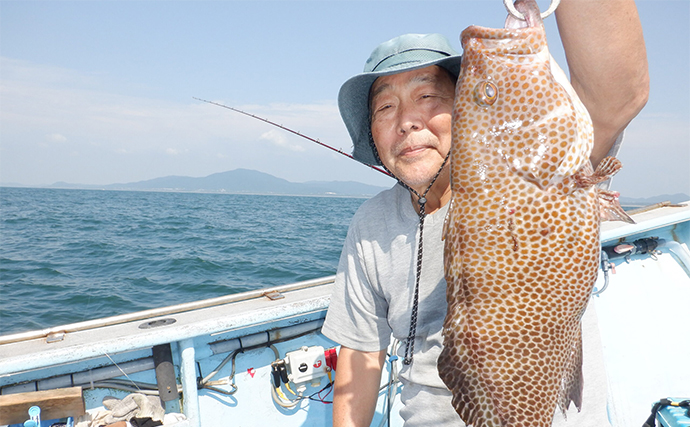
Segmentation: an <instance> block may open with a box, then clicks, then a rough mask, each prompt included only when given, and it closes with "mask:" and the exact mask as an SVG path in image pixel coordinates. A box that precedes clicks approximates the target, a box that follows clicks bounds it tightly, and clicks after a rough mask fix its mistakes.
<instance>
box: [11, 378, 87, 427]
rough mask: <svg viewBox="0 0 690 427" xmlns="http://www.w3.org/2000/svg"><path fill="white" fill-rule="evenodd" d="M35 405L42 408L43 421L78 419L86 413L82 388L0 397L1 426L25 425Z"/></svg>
mask: <svg viewBox="0 0 690 427" xmlns="http://www.w3.org/2000/svg"><path fill="white" fill-rule="evenodd" d="M34 405H36V406H40V408H41V419H42V420H53V419H56V418H65V417H74V418H76V417H78V416H80V415H84V413H85V409H84V398H83V397H82V394H81V387H70V388H58V389H55V390H43V391H32V392H28V393H16V394H8V395H3V396H0V425H4V424H18V423H23V422H24V421H26V420H28V419H29V413H28V411H29V408H30V407H32V406H34Z"/></svg>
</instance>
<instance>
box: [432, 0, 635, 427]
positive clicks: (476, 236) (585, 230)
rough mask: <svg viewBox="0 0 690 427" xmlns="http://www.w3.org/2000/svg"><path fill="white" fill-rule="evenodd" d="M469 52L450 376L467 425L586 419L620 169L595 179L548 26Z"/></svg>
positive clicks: (457, 193) (452, 216)
mask: <svg viewBox="0 0 690 427" xmlns="http://www.w3.org/2000/svg"><path fill="white" fill-rule="evenodd" d="M532 3H533V2H532ZM535 8H536V5H532V6H530V9H535ZM522 12H523V13H525V12H527V10H524V11H522ZM528 13H533V11H532V12H528ZM537 22H540V20H538V21H537ZM461 39H462V43H463V49H464V52H463V62H462V69H461V71H460V76H459V78H458V84H457V86H456V96H455V110H454V113H453V127H452V131H453V146H452V149H451V158H450V164H451V188H452V190H453V198H452V202H451V206H450V208H449V213H448V218H447V220H446V226H445V231H444V241H445V260H444V266H445V272H446V282H447V284H448V288H447V301H448V314H447V317H446V319H445V323H444V348H443V351H442V353H441V356H440V358H439V360H438V369H439V374H440V376H441V378H442V379H443V381H444V382H445V383H446V385H447V386H448V388H449V389H450V390H451V391H452V393H453V406H454V407H455V409H456V410H457V412H458V413H459V414H460V416H461V418H462V419H463V420H464V421H465V423H466V424H472V425H473V426H474V427H480V426H511V427H528V426H529V427H546V426H550V425H551V422H552V418H553V415H554V412H555V409H556V406H557V405H558V406H560V407H561V409H563V410H565V409H566V408H567V407H568V406H569V405H570V403H571V402H574V403H575V405H576V406H577V407H578V408H579V407H580V403H581V390H582V373H581V366H582V348H581V347H582V342H581V332H580V318H581V316H582V314H583V312H584V310H585V307H586V305H587V301H588V299H589V296H590V293H591V289H592V287H593V285H594V281H595V280H596V276H597V268H598V263H599V223H600V217H601V216H602V215H603V216H608V217H611V218H615V217H616V216H620V215H621V213H620V212H619V211H618V210H616V209H615V205H616V203H615V201H616V198H617V195H616V194H615V193H613V192H600V191H598V190H596V188H595V187H593V186H594V185H595V184H596V183H598V182H602V181H603V180H605V179H608V178H609V177H610V176H611V175H612V174H613V173H615V172H616V171H617V170H618V169H619V168H620V162H618V161H617V160H615V159H606V160H604V161H602V164H601V165H599V167H598V168H597V170H596V171H593V170H592V167H591V164H590V163H589V154H590V152H591V150H592V125H591V122H590V119H589V115H588V114H587V111H586V110H585V108H584V106H583V105H582V103H581V102H580V100H579V99H578V98H577V96H576V95H575V92H574V90H573V89H572V87H570V85H569V83H568V82H567V78H566V77H565V74H563V72H562V71H560V69H559V68H558V67H557V66H556V65H555V63H552V60H551V58H550V55H549V54H548V49H547V46H546V36H545V34H544V30H543V27H542V26H541V25H538V26H535V27H529V28H522V29H490V28H481V27H469V28H468V29H466V30H465V31H463V33H462V36H461ZM611 206H613V208H611ZM623 214H624V213H623Z"/></svg>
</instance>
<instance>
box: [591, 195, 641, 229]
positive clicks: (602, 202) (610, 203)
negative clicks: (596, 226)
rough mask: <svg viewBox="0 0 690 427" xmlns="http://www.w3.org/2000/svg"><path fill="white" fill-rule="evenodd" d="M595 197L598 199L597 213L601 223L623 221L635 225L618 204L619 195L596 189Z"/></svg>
mask: <svg viewBox="0 0 690 427" xmlns="http://www.w3.org/2000/svg"><path fill="white" fill-rule="evenodd" d="M597 195H598V198H599V213H600V214H601V219H602V220H603V221H623V222H627V223H629V224H635V220H633V219H632V218H630V216H629V215H628V214H627V213H626V212H625V211H624V210H623V208H622V207H621V205H620V203H619V202H618V197H619V196H620V193H618V192H616V191H606V190H601V189H597Z"/></svg>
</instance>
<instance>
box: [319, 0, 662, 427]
mask: <svg viewBox="0 0 690 427" xmlns="http://www.w3.org/2000/svg"><path fill="white" fill-rule="evenodd" d="M556 18H557V22H558V28H559V32H560V35H561V40H562V42H563V45H564V49H565V52H566V56H567V60H568V66H569V70H570V76H571V80H572V85H573V87H574V88H575V90H576V91H577V93H578V95H579V96H580V98H581V100H582V101H583V103H584V104H585V106H586V107H587V109H588V111H589V113H590V115H591V118H592V122H593V125H594V149H593V151H592V155H591V161H592V163H593V165H594V166H595V167H596V165H597V164H598V163H599V162H600V161H601V160H602V159H603V158H604V157H605V156H607V155H615V154H616V152H617V151H618V148H619V147H620V142H621V139H622V132H623V130H624V129H625V127H626V126H627V124H628V123H629V122H630V120H632V118H633V117H635V115H637V113H638V112H639V111H640V109H641V108H642V107H643V106H644V104H645V102H646V100H647V94H648V86H649V84H648V74H647V62H646V52H645V47H644V40H643V38H642V29H641V26H640V21H639V18H638V15H637V10H636V7H635V4H634V2H633V0H606V1H601V0H597V1H589V0H562V2H561V4H560V6H559V8H558V10H557V11H556ZM459 67H460V56H459V55H458V54H457V53H456V52H454V51H453V49H452V48H451V47H450V46H449V44H448V42H447V41H446V40H445V38H443V37H442V36H439V35H411V34H408V35H405V36H401V37H398V38H395V39H393V40H390V41H388V42H386V43H383V44H381V45H380V46H379V47H377V48H376V50H374V52H373V53H372V55H371V57H370V58H369V60H368V61H367V63H366V65H365V69H364V73H362V74H360V75H357V76H355V77H353V78H351V79H350V80H348V81H347V82H345V84H344V85H343V87H342V88H341V91H340V96H339V106H340V112H341V115H342V117H343V120H344V121H345V124H346V125H347V128H348V131H349V133H350V135H351V137H352V140H353V143H354V151H353V156H354V157H355V158H356V159H357V160H359V161H361V162H363V163H367V164H373V165H377V164H378V165H383V166H384V167H385V168H386V169H387V170H389V171H390V172H391V173H392V174H393V175H394V176H395V177H396V179H397V180H398V181H399V183H400V184H401V185H395V186H394V187H393V188H391V189H389V190H386V191H384V192H382V193H380V194H379V195H377V196H376V197H374V198H372V199H370V200H368V201H367V202H365V203H364V204H363V205H362V206H361V208H360V209H359V210H358V212H357V213H356V214H355V216H354V218H353V220H352V224H351V226H350V230H349V232H348V236H347V239H346V242H345V247H344V249H343V253H342V256H341V259H340V265H339V268H338V273H337V277H336V286H335V291H334V294H333V296H332V302H331V307H330V309H329V312H328V315H327V317H326V323H325V325H324V327H323V332H324V334H326V336H328V337H330V338H331V339H333V340H334V341H336V342H338V343H340V344H342V347H341V350H340V357H339V361H338V372H337V379H336V382H335V397H334V406H333V418H334V425H335V426H368V425H369V424H370V423H371V420H372V417H373V413H374V409H375V404H376V400H377V396H378V391H379V383H380V378H381V372H382V367H383V365H384V362H385V355H386V348H387V347H388V345H389V344H390V337H391V335H392V337H393V338H394V339H397V340H400V341H401V342H403V343H404V344H403V345H401V350H400V355H401V356H403V354H404V353H406V354H405V355H406V356H407V357H408V360H409V358H410V357H411V356H412V355H413V356H414V359H413V363H411V364H405V365H403V369H402V371H401V372H400V378H401V381H402V383H403V391H402V396H401V399H402V402H403V404H404V405H405V406H404V408H403V409H402V410H401V415H402V417H403V418H404V419H405V423H406V424H405V425H406V426H418V425H425V426H429V425H434V426H440V425H454V426H457V425H462V421H461V420H460V418H459V417H458V415H457V414H456V413H455V411H454V409H453V408H452V406H451V403H450V399H451V394H450V392H449V391H448V389H447V388H446V387H445V385H444V384H443V382H442V381H441V380H440V378H439V376H438V373H437V370H436V361H437V358H438V355H439V353H440V351H441V346H442V342H443V339H442V335H441V330H442V324H443V319H444V316H445V312H446V300H445V287H446V284H445V279H444V273H443V243H442V241H441V234H442V228H443V220H444V217H445V214H446V212H447V209H448V202H449V200H450V196H451V191H450V178H449V173H448V167H447V166H446V163H445V159H446V157H447V154H448V152H449V150H450V144H451V115H452V109H453V96H454V85H455V79H456V77H457V74H458V71H459ZM420 213H421V214H422V215H421V216H420ZM420 217H421V218H423V221H421V223H420ZM422 226H423V242H422V245H421V247H423V251H421V250H420V245H419V242H417V239H418V237H417V236H418V235H420V234H421V230H420V228H421V227H422ZM418 251H421V254H422V263H421V264H422V265H423V268H419V266H418V263H417V255H418ZM417 282H418V284H419V287H418V289H419V295H418V300H419V306H418V308H415V313H414V315H415V316H416V322H415V324H416V330H415V331H414V333H413V334H411V333H410V332H411V331H410V323H411V318H410V316H411V313H412V311H413V301H414V290H415V285H416V283H417ZM583 331H584V340H585V343H584V344H585V366H584V375H585V390H584V402H583V410H582V412H581V413H576V412H574V411H570V412H569V413H568V418H569V420H570V421H571V422H570V424H571V425H577V426H597V427H599V426H602V425H606V423H607V418H606V378H605V373H604V369H603V361H602V356H601V347H600V346H601V345H600V343H599V337H598V329H597V324H596V314H595V313H594V312H593V309H589V310H588V311H587V313H586V314H585V317H584V319H583ZM408 336H413V337H414V339H412V340H408V339H407V338H408ZM571 412H573V413H572V414H571ZM562 418H563V417H561V416H558V417H556V418H555V421H554V423H555V424H554V425H560V424H561V423H562V422H563V421H562Z"/></svg>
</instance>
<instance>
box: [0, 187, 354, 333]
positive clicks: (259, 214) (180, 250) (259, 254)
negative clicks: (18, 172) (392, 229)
mask: <svg viewBox="0 0 690 427" xmlns="http://www.w3.org/2000/svg"><path fill="white" fill-rule="evenodd" d="M364 200H365V199H358V198H336V197H292V196H258V195H230V194H202V193H163V192H143V191H98V190H59V189H34V188H8V187H3V188H0V335H5V334H10V333H17V332H24V331H28V330H33V329H39V328H46V327H52V326H58V325H63V324H67V323H73V322H80V321H84V320H89V319H94V318H99V317H106V316H114V315H118V314H123V313H129V312H133V311H140V310H145V309H149V308H156V307H163V306H167V305H171V304H178V303H183V302H190V301H196V300H200V299H206V298H213V297H218V296H222V295H227V294H232V293H237V292H243V291H247V290H254V289H260V288H264V287H270V286H277V285H283V284H288V283H293V282H297V281H301V280H307V279H315V278H319V277H323V276H328V275H331V274H335V270H336V267H337V263H338V258H339V256H340V250H341V247H342V244H343V241H344V239H345V235H346V233H347V227H348V225H349V223H350V219H351V218H352V215H353V214H354V212H355V211H356V210H357V208H358V207H359V205H361V204H362V202H364Z"/></svg>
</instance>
